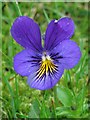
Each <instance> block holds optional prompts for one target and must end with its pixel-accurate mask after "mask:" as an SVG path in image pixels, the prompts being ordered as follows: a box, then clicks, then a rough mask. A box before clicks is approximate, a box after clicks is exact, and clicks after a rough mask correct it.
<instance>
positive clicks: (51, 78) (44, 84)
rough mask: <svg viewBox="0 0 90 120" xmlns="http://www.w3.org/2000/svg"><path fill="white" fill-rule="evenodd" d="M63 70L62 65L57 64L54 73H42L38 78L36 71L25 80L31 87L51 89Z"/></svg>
mask: <svg viewBox="0 0 90 120" xmlns="http://www.w3.org/2000/svg"><path fill="white" fill-rule="evenodd" d="M63 72H64V69H63V66H62V65H58V71H57V72H56V73H53V74H48V75H43V76H42V77H40V78H39V79H36V73H35V72H34V73H33V74H30V76H29V77H28V81H27V82H28V84H29V85H30V87H31V88H35V89H39V90H47V89H51V88H52V87H54V86H55V85H56V84H57V82H58V81H59V80H60V78H61V76H62V74H63Z"/></svg>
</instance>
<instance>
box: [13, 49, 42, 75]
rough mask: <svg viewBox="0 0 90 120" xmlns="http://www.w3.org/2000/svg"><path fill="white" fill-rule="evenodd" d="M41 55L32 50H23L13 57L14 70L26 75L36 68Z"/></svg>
mask: <svg viewBox="0 0 90 120" xmlns="http://www.w3.org/2000/svg"><path fill="white" fill-rule="evenodd" d="M40 61H41V56H40V55H39V54H37V53H35V52H33V51H32V50H23V51H21V52H20V53H18V54H17V55H16V56H15V57H14V70H15V71H16V72H17V73H18V74H20V75H22V76H28V75H30V74H32V73H33V72H34V71H35V70H37V69H38V64H39V62H40Z"/></svg>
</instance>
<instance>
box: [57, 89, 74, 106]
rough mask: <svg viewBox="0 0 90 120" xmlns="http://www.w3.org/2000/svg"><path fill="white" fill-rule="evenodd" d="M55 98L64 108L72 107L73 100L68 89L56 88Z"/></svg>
mask: <svg viewBox="0 0 90 120" xmlns="http://www.w3.org/2000/svg"><path fill="white" fill-rule="evenodd" d="M57 97H58V99H59V100H60V101H61V103H62V104H63V105H64V106H72V104H73V99H74V98H73V93H72V91H71V90H70V89H69V88H65V87H57Z"/></svg>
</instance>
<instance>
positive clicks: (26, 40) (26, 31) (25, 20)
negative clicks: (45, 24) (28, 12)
mask: <svg viewBox="0 0 90 120" xmlns="http://www.w3.org/2000/svg"><path fill="white" fill-rule="evenodd" d="M11 35H12V37H13V38H14V39H15V40H16V42H17V43H19V44H20V45H21V46H23V47H24V48H31V49H33V50H36V51H40V50H41V49H42V46H41V33H40V29H39V26H38V24H36V23H35V22H34V21H33V20H32V19H31V18H29V17H27V16H20V17H18V18H17V19H16V20H15V21H14V23H13V25H12V27H11Z"/></svg>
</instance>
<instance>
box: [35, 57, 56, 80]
mask: <svg viewBox="0 0 90 120" xmlns="http://www.w3.org/2000/svg"><path fill="white" fill-rule="evenodd" d="M56 70H57V66H56V65H55V64H54V63H53V61H52V59H51V58H50V56H49V55H47V56H42V62H41V65H40V68H39V70H38V71H37V78H38V79H39V78H40V77H42V76H43V75H44V74H45V75H48V73H51V74H53V72H54V71H56Z"/></svg>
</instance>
